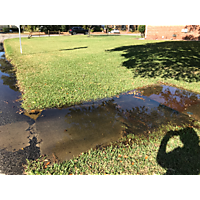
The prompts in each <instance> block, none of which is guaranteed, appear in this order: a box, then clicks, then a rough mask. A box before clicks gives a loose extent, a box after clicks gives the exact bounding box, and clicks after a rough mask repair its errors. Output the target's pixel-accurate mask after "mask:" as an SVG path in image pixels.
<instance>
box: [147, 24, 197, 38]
mask: <svg viewBox="0 0 200 200" xmlns="http://www.w3.org/2000/svg"><path fill="white" fill-rule="evenodd" d="M145 38H146V39H150V40H152V39H153V40H155V39H158V40H162V39H178V40H200V25H165V26H163V25H146V32H145Z"/></svg>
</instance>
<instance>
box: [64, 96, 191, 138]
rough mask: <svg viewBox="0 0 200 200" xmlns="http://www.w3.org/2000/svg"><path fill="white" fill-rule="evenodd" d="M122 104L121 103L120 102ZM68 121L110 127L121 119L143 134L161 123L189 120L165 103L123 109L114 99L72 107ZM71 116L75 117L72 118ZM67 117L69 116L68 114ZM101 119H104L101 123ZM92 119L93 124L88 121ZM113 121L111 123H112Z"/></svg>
mask: <svg viewBox="0 0 200 200" xmlns="http://www.w3.org/2000/svg"><path fill="white" fill-rule="evenodd" d="M119 104H120V103H119ZM79 113H81V116H83V117H81V119H80V117H79V118H78V121H74V119H75V118H74V116H76V115H77V114H78V115H79V116H80V114H79ZM68 115H69V116H68V120H67V121H68V122H70V121H71V122H72V123H73V124H76V125H77V126H79V127H76V128H79V129H82V128H83V127H88V126H90V127H98V126H99V124H101V125H105V127H106V128H108V129H109V127H111V126H115V124H116V123H118V121H119V120H120V121H121V122H122V123H123V124H125V125H126V126H127V127H129V131H130V132H133V133H134V134H143V133H144V131H145V132H147V131H148V130H149V129H153V128H158V127H160V125H161V124H167V123H168V122H172V123H176V124H177V125H181V124H183V123H186V122H188V119H189V118H188V117H187V116H186V115H183V114H181V113H178V112H177V111H175V110H173V109H170V108H168V107H166V106H165V105H161V104H158V103H157V104H156V105H154V106H153V107H152V106H148V105H146V106H135V107H134V106H133V107H130V109H126V110H123V106H122V107H120V106H119V105H118V104H117V101H114V100H113V99H111V100H109V101H105V102H103V103H102V104H101V105H98V106H97V105H95V106H91V105H88V106H87V107H83V108H81V109H80V108H79V109H72V110H70V113H69V114H68ZM70 116H73V118H72V119H71V120H70ZM66 117H67V116H66ZM99 120H102V121H101V123H100V121H99ZM89 121H91V124H90V123H88V122H89ZM110 122H111V123H110Z"/></svg>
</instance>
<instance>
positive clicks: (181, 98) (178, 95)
mask: <svg viewBox="0 0 200 200" xmlns="http://www.w3.org/2000/svg"><path fill="white" fill-rule="evenodd" d="M139 91H140V92H141V93H142V94H143V95H145V96H148V97H149V98H150V99H153V100H155V101H157V102H159V103H161V104H164V105H166V106H168V107H170V108H173V109H175V110H177V111H179V112H182V113H184V114H186V115H189V116H190V115H191V116H192V117H193V118H195V119H197V120H200V95H199V94H195V93H193V92H190V91H187V90H181V89H178V88H175V87H171V86H166V85H157V86H153V87H148V88H144V89H140V90H139Z"/></svg>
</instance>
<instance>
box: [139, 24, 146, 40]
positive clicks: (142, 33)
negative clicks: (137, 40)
mask: <svg viewBox="0 0 200 200" xmlns="http://www.w3.org/2000/svg"><path fill="white" fill-rule="evenodd" d="M139 32H140V33H141V37H144V32H145V25H139Z"/></svg>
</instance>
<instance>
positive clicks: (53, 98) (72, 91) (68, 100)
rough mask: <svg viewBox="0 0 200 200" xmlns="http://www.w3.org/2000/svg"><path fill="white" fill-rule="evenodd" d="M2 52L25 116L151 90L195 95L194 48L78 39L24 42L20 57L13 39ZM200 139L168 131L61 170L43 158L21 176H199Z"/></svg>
mask: <svg viewBox="0 0 200 200" xmlns="http://www.w3.org/2000/svg"><path fill="white" fill-rule="evenodd" d="M4 46H5V51H6V57H7V59H9V60H10V61H11V63H12V64H13V65H14V66H15V70H16V76H17V80H18V86H19V88H20V90H21V91H22V93H23V95H22V99H23V104H22V107H23V108H24V109H27V110H31V109H44V108H48V107H55V106H63V105H65V104H68V105H72V104H75V103H80V102H82V101H87V100H92V99H100V98H104V97H111V96H114V95H117V94H120V93H121V92H125V91H128V90H132V89H135V88H138V87H142V86H146V85H152V84H155V83H157V82H162V83H166V84H171V85H175V86H176V87H180V88H184V89H187V90H191V91H193V92H196V93H200V87H199V86H200V84H199V81H200V43H199V42H196V41H194V42H193V41H156V40H155V41H145V40H137V39H135V38H134V37H132V36H91V37H90V38H89V37H87V36H84V35H81V36H79V35H76V36H63V37H46V38H42V37H41V38H31V39H27V38H22V47H23V54H22V55H21V54H20V52H19V39H10V40H5V43H4ZM188 133H189V134H188ZM199 137H200V129H199V127H197V126H195V125H194V124H192V123H189V122H188V124H186V125H181V126H176V125H174V124H169V125H167V126H165V127H164V126H161V127H160V128H159V129H157V130H155V131H153V132H152V133H151V134H150V137H149V138H146V139H145V138H143V139H142V138H137V137H135V136H134V134H130V135H128V136H127V137H123V138H122V139H121V140H119V141H117V142H116V143H113V144H112V145H111V146H107V147H104V148H102V149H97V150H95V149H93V150H91V151H88V152H85V153H82V154H81V155H80V156H78V157H76V158H74V159H71V160H69V161H65V162H63V163H60V164H57V163H56V164H54V165H47V161H45V158H44V157H41V158H40V159H38V160H36V161H28V164H27V165H26V166H25V168H26V173H27V174H199V170H200V162H199V160H200V159H199V155H200V153H199V152H200V150H199V146H198V145H199V143H198V139H199ZM170 138H171V139H170ZM181 138H182V142H181V140H180V139H181ZM168 141H169V142H168ZM184 141H192V142H191V143H184ZM167 142H168V143H167ZM183 143H184V145H183ZM165 146H167V152H169V151H170V150H172V151H173V149H175V148H177V147H178V146H180V147H181V148H178V149H177V150H175V151H174V154H173V156H171V154H166V153H165ZM182 147H183V148H182ZM177 160H178V162H177ZM161 166H162V167H161ZM166 169H168V170H166ZM169 169H170V170H169Z"/></svg>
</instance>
